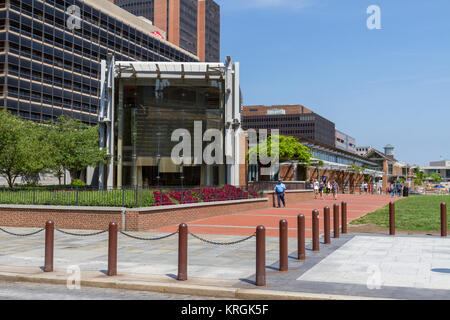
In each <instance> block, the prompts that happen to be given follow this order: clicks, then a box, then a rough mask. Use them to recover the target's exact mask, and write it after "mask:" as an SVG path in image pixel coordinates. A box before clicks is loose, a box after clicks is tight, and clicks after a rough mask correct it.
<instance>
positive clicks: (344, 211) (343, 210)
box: [341, 201, 348, 234]
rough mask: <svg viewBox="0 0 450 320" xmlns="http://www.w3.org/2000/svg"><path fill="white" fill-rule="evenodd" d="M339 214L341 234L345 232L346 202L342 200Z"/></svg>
mask: <svg viewBox="0 0 450 320" xmlns="http://www.w3.org/2000/svg"><path fill="white" fill-rule="evenodd" d="M341 214H342V234H347V233H348V231H347V202H345V201H342V203H341Z"/></svg>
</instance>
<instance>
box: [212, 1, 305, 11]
mask: <svg viewBox="0 0 450 320" xmlns="http://www.w3.org/2000/svg"><path fill="white" fill-rule="evenodd" d="M217 2H218V3H219V4H220V6H221V7H222V8H223V9H226V10H236V11H237V10H246V9H273V8H283V9H291V10H300V9H303V8H305V7H308V6H310V5H311V1H310V0H220V1H217Z"/></svg>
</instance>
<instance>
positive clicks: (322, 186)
mask: <svg viewBox="0 0 450 320" xmlns="http://www.w3.org/2000/svg"><path fill="white" fill-rule="evenodd" d="M324 189H325V183H323V182H321V183H320V185H319V193H320V199H322V200H323V190H324Z"/></svg>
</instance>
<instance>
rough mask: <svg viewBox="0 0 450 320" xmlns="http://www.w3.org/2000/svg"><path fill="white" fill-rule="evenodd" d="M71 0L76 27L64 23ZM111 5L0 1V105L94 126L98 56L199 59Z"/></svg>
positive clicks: (56, 0)
mask: <svg viewBox="0 0 450 320" xmlns="http://www.w3.org/2000/svg"><path fill="white" fill-rule="evenodd" d="M72 5H75V6H77V8H79V9H80V18H81V19H80V27H79V28H70V27H69V25H68V23H67V22H68V20H69V19H73V17H72V16H71V14H69V13H68V11H67V10H68V8H69V7H70V6H72ZM108 5H110V6H114V5H112V4H110V3H109V2H107V1H105V0H96V1H93V0H89V1H88V0H84V1H78V0H0V21H1V22H0V70H1V71H0V74H3V75H4V76H2V77H1V79H0V81H1V82H0V86H1V87H2V88H3V90H2V95H1V98H2V99H1V100H0V106H3V107H5V108H7V109H8V110H10V111H11V112H12V113H14V114H18V115H20V116H21V117H23V118H25V119H30V120H34V121H48V120H52V119H54V118H56V117H58V116H61V115H62V114H66V115H69V116H71V117H73V118H76V119H79V120H81V121H83V122H85V123H88V124H95V123H97V112H98V107H99V99H100V98H99V95H100V61H101V60H104V59H106V57H107V55H108V54H112V55H114V56H115V58H116V60H125V61H192V62H195V61H198V60H197V58H196V57H195V56H194V55H191V54H189V53H188V52H185V51H183V50H181V49H177V48H176V47H175V46H174V45H172V44H169V43H167V42H165V41H162V40H159V39H157V38H156V37H153V36H152V35H151V34H150V32H148V33H147V32H144V31H142V30H139V28H136V27H135V26H134V24H133V23H126V22H124V19H121V18H119V17H117V16H116V13H115V12H110V11H108V10H107V8H108ZM103 7H105V9H103ZM114 7H115V6H114ZM117 10H120V9H118V8H117ZM120 11H123V10H120ZM123 12H125V11H123ZM125 13H126V12H125ZM127 14H128V13H127ZM136 19H138V18H136ZM72 22H73V20H72Z"/></svg>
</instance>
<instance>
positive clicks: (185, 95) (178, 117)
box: [99, 59, 245, 188]
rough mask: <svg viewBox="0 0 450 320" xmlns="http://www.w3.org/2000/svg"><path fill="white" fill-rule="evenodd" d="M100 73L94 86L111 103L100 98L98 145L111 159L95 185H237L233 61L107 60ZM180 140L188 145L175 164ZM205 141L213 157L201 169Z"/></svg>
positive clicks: (241, 140) (240, 180)
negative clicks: (101, 78) (104, 91)
mask: <svg viewBox="0 0 450 320" xmlns="http://www.w3.org/2000/svg"><path fill="white" fill-rule="evenodd" d="M111 65H114V67H111ZM103 70H104V71H103V72H102V73H105V74H109V73H114V80H112V79H110V78H108V77H107V76H106V77H104V79H105V82H104V83H103V85H102V88H107V87H111V88H112V91H113V92H111V93H110V94H111V97H114V98H112V99H109V98H108V96H106V97H105V99H104V100H103V101H104V103H103V104H102V106H104V108H103V107H102V111H101V113H100V114H101V115H100V123H101V136H102V137H103V138H101V140H102V141H107V142H109V144H108V143H106V145H104V146H103V147H106V148H107V149H108V152H109V153H110V155H111V156H112V160H111V163H110V164H109V167H108V170H107V173H106V172H100V173H99V184H100V186H102V185H103V186H106V187H108V188H112V187H118V188H120V187H123V186H126V187H128V186H133V187H149V186H199V185H203V186H212V185H224V184H233V185H240V184H244V183H245V152H242V150H241V149H242V148H241V146H244V145H245V135H244V133H243V131H242V129H241V126H240V103H241V102H240V101H241V97H240V90H235V88H239V64H238V63H235V64H232V63H231V59H228V60H227V62H226V63H225V64H224V63H177V62H166V63H164V62H163V63H158V62H122V61H119V62H114V61H112V62H111V61H110V62H107V63H106V64H104V67H103ZM108 70H109V71H108ZM109 81H111V83H108V82H109ZM107 95H108V94H107ZM108 101H111V102H112V103H109V104H108ZM102 119H104V120H102ZM110 126H112V127H111V128H110ZM212 129H215V130H213V131H214V133H213V132H211V130H212ZM102 130H104V131H103V132H102ZM177 130H182V131H180V133H181V134H182V135H179V133H177ZM208 132H209V133H208ZM207 134H212V135H211V136H208V135H207ZM181 137H183V138H181ZM180 139H181V140H180ZM185 139H186V140H185ZM182 141H183V142H184V141H188V143H189V145H188V146H187V147H186V148H185V149H184V150H182V151H181V153H180V152H177V153H176V154H175V155H176V158H178V159H181V160H179V162H178V163H177V162H176V161H175V162H174V154H173V150H175V149H174V147H175V146H176V145H179V144H180V143H181V142H182ZM212 142H214V143H217V144H218V145H219V146H220V148H215V149H214V151H212V152H211V153H208V154H211V155H212V156H213V157H214V162H211V163H208V162H207V160H206V158H205V156H204V155H205V153H206V152H207V150H208V146H210V145H211V144H212Z"/></svg>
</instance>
